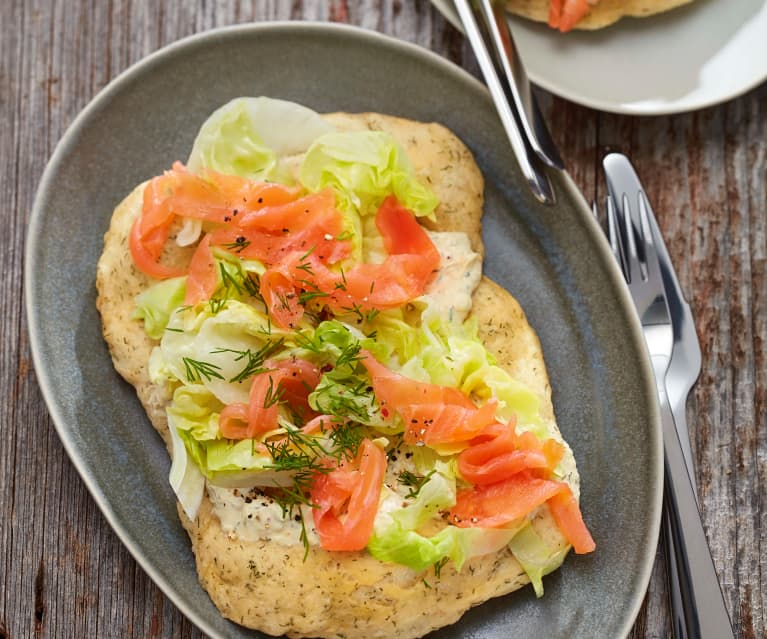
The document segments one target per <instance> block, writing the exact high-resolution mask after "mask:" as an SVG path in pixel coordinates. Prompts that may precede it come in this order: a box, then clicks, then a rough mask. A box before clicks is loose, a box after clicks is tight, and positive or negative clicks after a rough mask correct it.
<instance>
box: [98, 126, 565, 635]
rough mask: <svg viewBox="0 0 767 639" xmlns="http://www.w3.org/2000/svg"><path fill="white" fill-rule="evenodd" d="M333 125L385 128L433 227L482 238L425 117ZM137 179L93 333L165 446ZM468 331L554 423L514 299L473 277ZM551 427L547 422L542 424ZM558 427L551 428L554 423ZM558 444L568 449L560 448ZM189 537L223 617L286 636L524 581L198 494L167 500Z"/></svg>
mask: <svg viewBox="0 0 767 639" xmlns="http://www.w3.org/2000/svg"><path fill="white" fill-rule="evenodd" d="M326 117H327V118H328V120H330V121H331V122H332V123H333V124H334V125H335V126H336V127H337V128H338V129H347V130H348V129H375V130H383V131H388V132H390V133H391V134H392V135H394V137H395V138H396V139H397V140H398V142H399V143H400V144H401V146H402V147H403V148H404V149H405V151H406V152H407V155H408V157H409V158H410V160H411V162H412V164H413V166H414V169H415V172H416V174H417V176H418V178H419V179H420V180H421V181H423V182H424V183H425V184H428V185H429V187H430V188H431V189H432V190H433V191H434V192H435V193H436V195H437V196H438V197H439V199H440V202H441V204H440V206H439V208H438V209H437V212H436V223H434V224H432V225H431V226H432V227H433V228H434V229H436V230H460V231H463V232H465V233H467V234H468V236H469V237H470V239H471V243H472V246H473V248H474V250H476V251H481V250H482V239H481V234H480V230H481V226H480V221H481V215H482V205H483V180H482V176H481V174H480V172H479V170H478V168H477V166H476V164H475V162H474V160H473V157H472V156H471V153H470V152H469V150H468V149H467V148H466V147H465V146H464V144H463V143H462V142H461V141H460V140H458V138H456V137H455V136H454V135H453V134H452V133H450V132H449V131H448V130H447V129H445V128H444V127H442V126H440V125H437V124H423V123H416V122H412V121H407V120H403V119H398V118H394V117H389V116H383V115H377V114H370V113H368V114H358V115H348V114H332V115H329V116H326ZM142 190H143V185H141V186H139V187H138V188H137V189H136V190H135V191H134V192H133V193H132V194H131V195H129V196H128V197H127V198H126V199H125V200H124V201H123V202H122V203H121V204H120V205H119V206H118V207H117V209H116V210H115V212H114V215H113V218H112V222H111V226H110V229H109V231H108V232H107V234H106V236H105V245H104V253H103V255H102V257H101V259H100V261H99V264H98V275H97V287H98V308H99V311H100V312H101V316H102V320H103V326H104V336H105V338H106V341H107V343H108V344H109V349H110V352H111V354H112V358H113V359H114V363H115V367H116V369H117V370H118V371H119V373H120V374H121V375H122V376H123V377H124V378H125V379H126V380H127V381H128V382H129V383H131V384H132V385H133V386H135V387H136V390H137V393H138V396H139V398H140V400H141V402H142V404H143V405H144V407H145V408H146V411H147V414H148V416H149V418H150V420H151V421H152V424H153V425H154V426H155V428H156V429H157V430H158V431H159V433H160V434H161V435H162V437H163V439H164V440H165V442H166V445H168V446H170V437H169V433H168V423H167V418H166V413H165V408H166V405H167V404H168V403H169V401H170V397H169V395H168V394H167V392H166V391H165V390H164V389H163V388H161V387H158V386H155V385H153V384H152V383H151V382H150V380H149V375H148V370H147V362H148V360H149V355H150V352H151V349H152V347H153V346H154V344H155V342H154V341H153V340H151V339H150V338H149V337H147V335H146V334H145V332H144V330H143V328H142V325H141V322H139V321H136V320H133V319H131V314H132V312H133V307H134V301H133V300H134V297H135V296H136V295H137V294H138V293H140V292H141V291H143V290H144V289H145V288H146V287H147V286H148V285H149V284H150V282H151V281H150V279H149V278H147V277H146V276H145V275H143V274H142V273H141V272H139V271H138V269H137V268H136V267H135V266H134V264H133V262H132V260H131V257H130V253H129V249H128V235H129V231H130V228H131V225H132V223H133V221H134V219H136V217H137V215H138V214H139V212H140V208H141V196H142ZM168 245H169V247H170V248H169V251H171V253H170V254H168V255H166V256H165V257H164V258H163V259H164V261H166V262H167V261H168V260H170V261H173V260H176V261H178V263H179V264H183V263H186V261H188V259H189V252H190V250H191V249H180V248H178V247H175V245H174V244H173V243H172V242H169V243H168ZM473 302H474V306H473V311H472V313H473V315H474V316H475V317H476V318H477V320H478V323H479V327H480V336H481V338H482V339H483V341H484V342H485V344H486V345H487V347H488V349H489V350H490V351H491V352H492V353H493V354H494V355H495V356H496V358H497V360H498V363H499V365H501V366H502V367H504V368H505V369H506V370H507V371H508V372H509V373H510V374H512V375H513V376H514V377H516V378H517V379H519V380H520V381H523V382H525V383H526V384H527V385H528V386H529V387H531V388H532V389H533V390H534V391H535V392H536V394H537V395H538V396H539V398H540V401H541V406H542V416H543V419H544V420H545V421H548V422H549V423H550V424H551V425H554V413H553V408H552V405H551V393H550V388H549V382H548V378H547V375H546V369H545V365H544V361H543V355H542V352H541V346H540V343H539V341H538V338H537V336H536V335H535V333H534V332H533V330H532V328H531V327H530V325H529V324H528V322H527V320H526V318H525V315H524V313H523V311H522V309H521V308H520V306H519V304H518V303H517V302H516V301H515V300H514V298H513V297H512V296H511V295H510V294H509V293H508V292H506V291H505V290H504V289H502V288H501V287H499V286H498V285H496V284H494V283H493V282H491V281H490V280H489V279H487V278H483V280H482V282H481V284H480V285H479V287H478V289H477V290H476V292H475V293H474V297H473ZM554 429H555V426H554ZM556 432H558V431H556ZM567 455H568V456H571V453H570V451H569V449H568V451H567ZM570 480H571V483H572V484H573V488H574V490H575V491H576V494H577V475H575V473H574V472H573V474H572V476H571V477H570ZM179 515H180V517H181V520H182V522H183V525H184V527H185V528H186V530H187V532H188V533H189V536H190V538H191V540H192V549H193V551H194V555H195V558H196V561H197V569H198V572H199V577H200V581H201V582H202V584H203V586H204V587H205V589H206V590H207V591H208V593H209V594H210V597H211V599H212V600H213V601H214V603H215V604H216V606H217V607H218V608H219V609H220V610H221V612H222V614H223V615H224V616H226V617H227V618H229V619H231V620H233V621H235V622H237V623H240V624H243V625H245V626H248V627H251V628H257V629H259V630H261V631H263V632H267V633H269V634H273V635H282V634H285V635H287V636H289V637H335V638H340V637H360V636H364V637H369V638H373V637H397V638H407V637H418V636H422V635H424V634H426V633H428V632H429V631H431V630H433V629H435V628H438V627H442V626H445V625H449V624H451V623H453V622H455V621H456V620H458V619H459V617H460V616H461V615H462V614H463V613H464V612H465V611H466V610H467V609H469V608H470V607H472V606H475V605H477V604H480V603H482V602H484V601H486V600H488V599H490V598H493V597H497V596H500V595H503V594H506V593H509V592H512V591H514V590H516V589H518V588H520V587H522V586H523V585H524V584H526V583H528V582H529V579H528V576H527V574H526V573H525V571H524V570H523V569H522V568H521V567H520V565H519V564H518V563H517V561H516V560H515V559H514V557H513V556H512V554H511V552H510V551H509V550H508V548H505V549H504V550H502V551H499V552H497V553H495V554H491V555H485V556H482V557H479V558H475V559H473V560H470V561H468V562H467V563H466V564H465V565H464V566H463V569H462V570H461V572H460V574H459V573H457V572H456V571H455V569H454V568H453V565H452V563H448V564H447V565H446V566H445V567H444V568H443V569H442V571H441V575H440V578H439V579H434V578H429V580H428V581H427V580H426V579H424V573H422V572H421V573H419V572H415V571H413V570H411V569H410V568H407V567H405V566H402V565H399V564H392V563H383V562H380V561H378V560H377V559H375V558H374V557H373V556H371V555H370V554H368V553H367V552H364V551H363V552H328V551H325V550H322V549H321V548H319V547H318V546H311V547H310V548H309V551H308V556H307V557H306V559H304V547H303V546H302V545H300V544H298V545H281V544H278V543H275V542H273V541H263V540H262V541H243V540H240V539H237V538H231V537H230V535H229V534H228V533H227V532H225V531H224V530H223V529H222V526H221V522H220V521H219V518H218V517H217V516H216V515H215V513H214V511H213V506H212V503H211V501H210V500H209V498H208V497H207V495H206V497H205V498H204V499H203V503H202V506H201V507H200V509H199V512H198V514H197V517H196V518H195V520H194V521H191V520H189V519H188V518H187V517H186V516H185V514H184V512H183V510H182V509H181V508H179ZM533 526H534V527H535V530H536V532H537V533H538V534H539V535H540V536H541V537H542V538H543V539H544V540H545V541H546V542H547V543H548V544H549V545H550V546H551V547H556V548H564V547H565V546H566V545H567V543H566V541H565V540H564V538H563V537H562V535H561V533H560V532H559V529H558V528H557V527H556V525H555V523H554V521H553V519H552V517H551V515H550V513H549V512H548V509H547V508H545V507H542V508H541V509H540V510H539V511H538V513H537V515H536V516H535V519H534V521H533Z"/></svg>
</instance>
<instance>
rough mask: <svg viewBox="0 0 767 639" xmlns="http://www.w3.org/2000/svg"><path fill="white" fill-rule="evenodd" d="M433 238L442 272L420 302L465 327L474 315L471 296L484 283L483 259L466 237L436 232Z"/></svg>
mask: <svg viewBox="0 0 767 639" xmlns="http://www.w3.org/2000/svg"><path fill="white" fill-rule="evenodd" d="M429 237H430V238H431V240H432V242H434V245H435V246H436V247H437V250H438V251H439V255H440V265H439V271H438V272H437V275H436V277H435V278H434V280H433V281H432V282H431V284H429V287H428V288H427V289H426V293H425V294H424V295H422V296H421V297H419V298H418V299H417V300H416V302H422V303H425V304H427V305H428V308H429V311H430V312H433V313H436V314H438V315H439V316H440V317H443V318H446V319H448V320H449V321H452V322H458V323H461V322H463V321H464V320H465V319H466V316H467V315H468V314H469V312H470V311H471V296H472V294H473V293H474V289H475V288H477V286H478V285H479V281H480V279H482V258H481V257H480V255H479V253H475V252H474V251H472V250H471V243H470V242H469V237H468V235H466V233H459V232H454V231H445V232H432V231H429Z"/></svg>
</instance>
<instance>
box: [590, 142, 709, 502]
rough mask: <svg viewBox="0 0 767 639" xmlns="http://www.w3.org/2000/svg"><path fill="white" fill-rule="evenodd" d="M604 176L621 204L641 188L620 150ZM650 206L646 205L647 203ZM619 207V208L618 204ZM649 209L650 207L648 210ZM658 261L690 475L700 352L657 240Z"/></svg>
mask: <svg viewBox="0 0 767 639" xmlns="http://www.w3.org/2000/svg"><path fill="white" fill-rule="evenodd" d="M602 165H603V166H604V170H605V178H606V179H607V190H608V193H609V194H610V197H612V199H613V202H618V203H620V201H621V198H622V196H623V194H624V193H639V192H640V191H642V190H643V189H642V183H641V182H640V181H639V177H638V176H637V174H636V171H634V167H633V166H631V162H629V160H628V158H627V157H626V156H625V155H621V154H620V153H611V154H610V155H608V156H607V157H605V159H604V160H603V161H602ZM648 207H649V204H648ZM619 208H620V207H619ZM650 211H652V209H650ZM649 218H650V226H651V227H652V231H653V235H654V236H655V237H657V238H660V237H661V234H660V229H659V228H658V224H657V222H656V221H655V215H653V214H652V213H651V214H650V216H649ZM657 250H658V260H659V261H660V270H661V275H662V276H663V284H664V285H665V287H666V298H667V301H668V308H669V311H670V313H671V322H672V325H673V328H674V350H673V352H672V354H671V363H670V364H669V368H668V372H667V373H666V391H667V392H668V399H669V403H670V404H671V412H672V413H674V421H675V422H676V429H677V431H678V432H679V440H680V443H681V444H682V451H683V452H684V458H685V461H686V462H687V468H688V470H689V471H690V477H693V478H694V477H695V464H694V462H693V457H692V450H691V449H690V436H689V432H688V429H687V413H686V404H687V396H688V395H689V394H690V390H691V389H692V387H693V385H694V384H695V381H696V380H697V379H698V376H699V375H700V366H701V355H700V344H699V343H698V335H697V333H696V332H695V322H694V321H693V319H692V313H691V312H690V305H689V304H688V303H687V301H686V300H685V298H684V294H683V293H682V288H681V287H680V286H679V280H677V277H676V273H675V272H674V266H673V264H672V263H671V258H670V257H669V254H668V251H667V250H666V245H665V243H664V242H663V241H662V239H659V242H658V245H657ZM692 487H693V490H694V491H695V497H696V499H697V486H696V484H695V481H693V482H692Z"/></svg>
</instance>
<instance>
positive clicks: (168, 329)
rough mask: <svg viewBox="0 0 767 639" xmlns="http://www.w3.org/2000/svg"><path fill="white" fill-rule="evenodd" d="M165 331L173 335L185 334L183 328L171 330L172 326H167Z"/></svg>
mask: <svg viewBox="0 0 767 639" xmlns="http://www.w3.org/2000/svg"><path fill="white" fill-rule="evenodd" d="M165 330H166V331H170V332H171V333H183V332H184V329H183V328H171V327H170V326H166V327H165Z"/></svg>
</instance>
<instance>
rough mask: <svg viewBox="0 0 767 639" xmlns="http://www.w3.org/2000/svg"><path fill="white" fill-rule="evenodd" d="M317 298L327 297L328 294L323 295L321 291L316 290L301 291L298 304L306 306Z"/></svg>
mask: <svg viewBox="0 0 767 639" xmlns="http://www.w3.org/2000/svg"><path fill="white" fill-rule="evenodd" d="M318 297H328V293H324V292H323V291H320V290H316V291H306V290H304V291H301V292H300V293H299V294H298V303H299V304H306V303H307V302H311V301H312V300H313V299H316V298H318Z"/></svg>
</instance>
